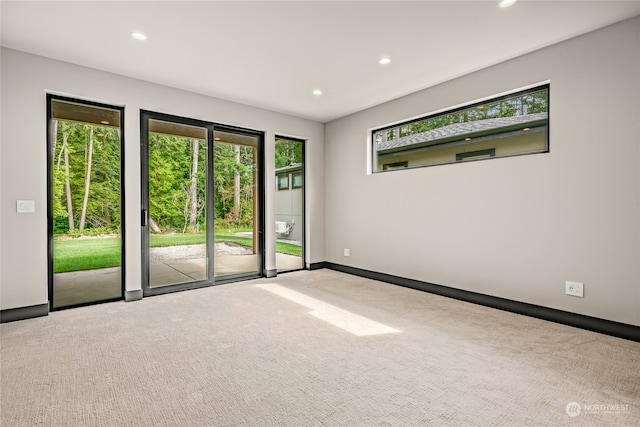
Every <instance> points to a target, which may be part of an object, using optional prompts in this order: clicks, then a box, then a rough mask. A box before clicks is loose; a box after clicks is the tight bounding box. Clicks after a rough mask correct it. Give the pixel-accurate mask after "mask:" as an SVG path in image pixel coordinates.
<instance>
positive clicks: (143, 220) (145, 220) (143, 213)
mask: <svg viewBox="0 0 640 427" xmlns="http://www.w3.org/2000/svg"><path fill="white" fill-rule="evenodd" d="M147 222H148V215H147V210H146V209H142V226H143V227H146V226H147Z"/></svg>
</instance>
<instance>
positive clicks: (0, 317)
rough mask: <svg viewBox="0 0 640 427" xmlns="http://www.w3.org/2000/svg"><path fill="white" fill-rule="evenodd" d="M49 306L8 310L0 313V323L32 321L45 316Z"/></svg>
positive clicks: (41, 305)
mask: <svg viewBox="0 0 640 427" xmlns="http://www.w3.org/2000/svg"><path fill="white" fill-rule="evenodd" d="M48 314H49V304H39V305H31V306H29V307H18V308H10V309H8V310H2V311H0V323H7V322H15V321H16V320H25V319H32V318H34V317H42V316H47V315H48Z"/></svg>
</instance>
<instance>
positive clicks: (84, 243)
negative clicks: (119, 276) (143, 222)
mask: <svg viewBox="0 0 640 427" xmlns="http://www.w3.org/2000/svg"><path fill="white" fill-rule="evenodd" d="M236 231H238V230H232V232H231V233H229V232H223V233H220V234H216V236H215V241H216V242H233V243H236V244H238V245H242V246H248V247H251V246H252V245H253V243H252V239H250V238H249V237H238V236H234V235H233V234H234V233H235V232H236ZM245 231H250V230H245ZM205 242H206V240H205V235H204V234H166V235H151V236H150V242H149V244H150V246H151V247H152V248H158V247H164V246H179V245H197V244H204V243H205ZM53 247H54V251H53V252H54V256H53V269H54V273H65V272H68V271H82V270H94V269H98V268H107V267H117V266H119V265H120V239H119V238H113V237H106V238H97V239H71V240H55V241H54V243H53ZM276 252H279V253H284V254H288V255H295V256H302V247H301V246H297V245H292V244H291V243H283V242H276Z"/></svg>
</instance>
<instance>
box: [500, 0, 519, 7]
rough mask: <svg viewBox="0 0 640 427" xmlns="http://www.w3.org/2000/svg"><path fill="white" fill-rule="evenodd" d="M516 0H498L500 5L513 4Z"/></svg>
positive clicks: (507, 5)
mask: <svg viewBox="0 0 640 427" xmlns="http://www.w3.org/2000/svg"><path fill="white" fill-rule="evenodd" d="M516 1H517V0H502V1H501V2H500V7H509V6H511V5H513V4H514V3H515V2H516Z"/></svg>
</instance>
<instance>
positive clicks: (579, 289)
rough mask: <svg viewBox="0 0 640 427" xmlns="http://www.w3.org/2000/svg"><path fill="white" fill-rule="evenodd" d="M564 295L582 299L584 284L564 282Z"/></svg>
mask: <svg viewBox="0 0 640 427" xmlns="http://www.w3.org/2000/svg"><path fill="white" fill-rule="evenodd" d="M564 293H565V294H567V295H571V296H574V297H581V298H582V297H584V283H580V282H572V281H570V280H567V281H566V282H565V289H564Z"/></svg>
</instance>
